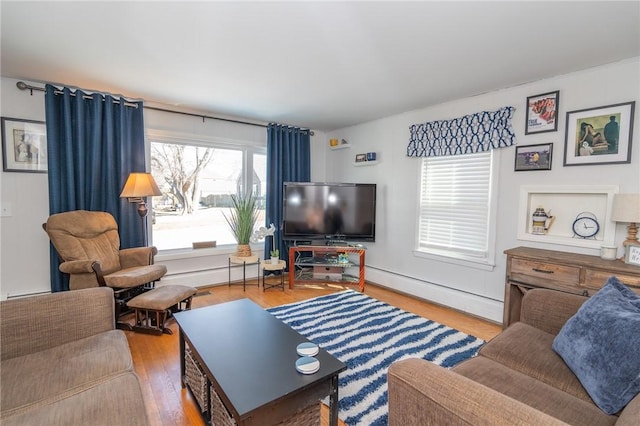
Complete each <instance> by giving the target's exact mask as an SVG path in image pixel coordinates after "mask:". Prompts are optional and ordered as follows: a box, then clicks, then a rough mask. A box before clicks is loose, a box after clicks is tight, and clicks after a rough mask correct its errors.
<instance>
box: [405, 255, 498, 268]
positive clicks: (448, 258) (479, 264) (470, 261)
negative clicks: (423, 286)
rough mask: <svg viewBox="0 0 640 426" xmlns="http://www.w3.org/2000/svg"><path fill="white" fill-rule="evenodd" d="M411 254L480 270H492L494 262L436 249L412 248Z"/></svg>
mask: <svg viewBox="0 0 640 426" xmlns="http://www.w3.org/2000/svg"><path fill="white" fill-rule="evenodd" d="M413 255H414V256H416V257H422V258H425V259H430V260H435V261H437V262H443V263H450V264H453V265H460V266H466V267H468V268H474V269H480V270H482V271H493V269H494V268H495V266H496V265H495V262H494V261H493V260H492V259H475V258H470V257H462V256H461V255H460V257H452V255H451V254H449V253H447V254H444V253H442V252H436V251H430V252H427V251H423V250H414V251H413Z"/></svg>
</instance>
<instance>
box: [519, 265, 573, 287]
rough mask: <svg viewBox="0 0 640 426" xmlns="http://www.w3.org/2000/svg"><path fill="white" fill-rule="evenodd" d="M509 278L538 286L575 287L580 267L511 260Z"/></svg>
mask: <svg viewBox="0 0 640 426" xmlns="http://www.w3.org/2000/svg"><path fill="white" fill-rule="evenodd" d="M510 275H511V280H514V281H519V282H522V283H526V284H534V285H536V286H540V287H548V286H549V285H551V287H556V286H560V287H565V288H574V289H575V288H576V287H578V285H579V283H580V268H579V267H574V266H567V265H559V264H556V263H550V262H536V261H534V260H526V259H518V258H514V259H512V260H511V271H510Z"/></svg>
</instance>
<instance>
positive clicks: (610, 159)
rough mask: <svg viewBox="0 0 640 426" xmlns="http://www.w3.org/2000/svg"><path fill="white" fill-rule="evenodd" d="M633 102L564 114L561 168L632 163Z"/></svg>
mask: <svg viewBox="0 0 640 426" xmlns="http://www.w3.org/2000/svg"><path fill="white" fill-rule="evenodd" d="M634 109H635V102H626V103H622V104H615V105H606V106H601V107H596V108H588V109H581V110H577V111H569V112H567V130H566V132H565V144H564V165H565V166H583V165H587V164H621V163H629V162H631V138H632V135H633V113H634Z"/></svg>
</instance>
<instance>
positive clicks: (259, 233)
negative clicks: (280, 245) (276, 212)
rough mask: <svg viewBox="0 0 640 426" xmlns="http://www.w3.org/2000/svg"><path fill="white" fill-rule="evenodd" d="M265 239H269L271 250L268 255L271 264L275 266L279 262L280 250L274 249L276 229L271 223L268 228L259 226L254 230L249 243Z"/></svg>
mask: <svg viewBox="0 0 640 426" xmlns="http://www.w3.org/2000/svg"><path fill="white" fill-rule="evenodd" d="M267 237H271V250H270V251H269V254H270V255H271V264H272V265H277V264H278V263H279V262H280V250H278V249H277V248H276V227H275V226H274V225H273V223H272V224H271V225H269V227H268V228H265V227H264V226H261V227H260V228H259V229H258V230H256V231H255V232H254V233H253V235H252V236H251V242H252V243H257V242H258V241H260V240H263V239H265V238H267Z"/></svg>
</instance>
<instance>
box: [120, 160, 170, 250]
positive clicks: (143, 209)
mask: <svg viewBox="0 0 640 426" xmlns="http://www.w3.org/2000/svg"><path fill="white" fill-rule="evenodd" d="M157 195H162V192H161V191H160V188H158V185H156V181H155V180H153V176H151V173H131V174H130V175H129V177H128V178H127V182H126V183H125V184H124V188H123V189H122V193H121V194H120V198H128V199H129V202H130V203H138V214H139V215H140V219H141V221H142V236H143V239H144V245H145V246H146V245H147V232H146V229H145V226H144V225H145V224H144V219H145V217H146V216H147V213H148V212H149V209H147V203H146V200H145V199H146V197H149V196H157Z"/></svg>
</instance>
